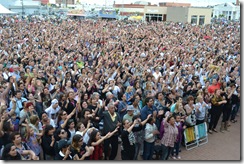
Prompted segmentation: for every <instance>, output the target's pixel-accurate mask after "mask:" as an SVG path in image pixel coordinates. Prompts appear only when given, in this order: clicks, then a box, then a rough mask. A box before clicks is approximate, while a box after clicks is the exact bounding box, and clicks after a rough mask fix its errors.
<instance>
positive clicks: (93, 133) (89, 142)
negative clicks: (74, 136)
mask: <svg viewBox="0 0 244 164" xmlns="http://www.w3.org/2000/svg"><path fill="white" fill-rule="evenodd" d="M98 132H99V131H98V130H96V129H94V130H93V131H92V132H91V134H90V139H89V141H88V143H87V145H88V146H92V145H91V143H92V142H96V135H97V133H98Z"/></svg>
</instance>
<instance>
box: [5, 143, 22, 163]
mask: <svg viewBox="0 0 244 164" xmlns="http://www.w3.org/2000/svg"><path fill="white" fill-rule="evenodd" d="M12 146H14V144H13V143H9V144H7V145H5V146H4V149H3V154H2V159H1V160H21V156H20V154H19V153H18V151H17V155H16V156H14V157H13V156H11V155H10V154H9V152H10V150H11V147H12Z"/></svg>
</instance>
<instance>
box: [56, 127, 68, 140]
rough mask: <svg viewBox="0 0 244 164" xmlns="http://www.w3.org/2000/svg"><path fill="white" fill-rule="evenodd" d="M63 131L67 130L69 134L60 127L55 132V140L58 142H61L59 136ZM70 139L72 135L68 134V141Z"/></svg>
mask: <svg viewBox="0 0 244 164" xmlns="http://www.w3.org/2000/svg"><path fill="white" fill-rule="evenodd" d="M61 130H65V131H66V132H67V130H66V129H64V128H61V127H59V128H58V129H56V130H55V133H54V138H55V140H56V141H59V140H60V139H61V138H60V137H59V134H60V132H61ZM69 138H70V133H68V132H67V138H66V139H67V140H68V139H69Z"/></svg>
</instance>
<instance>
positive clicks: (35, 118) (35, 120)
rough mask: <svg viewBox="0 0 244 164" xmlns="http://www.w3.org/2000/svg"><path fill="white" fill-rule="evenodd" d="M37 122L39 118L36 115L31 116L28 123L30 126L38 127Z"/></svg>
mask: <svg viewBox="0 0 244 164" xmlns="http://www.w3.org/2000/svg"><path fill="white" fill-rule="evenodd" d="M39 121H40V120H39V117H38V116H37V115H31V116H30V123H31V124H32V125H38V123H39Z"/></svg>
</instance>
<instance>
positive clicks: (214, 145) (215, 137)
mask: <svg viewBox="0 0 244 164" xmlns="http://www.w3.org/2000/svg"><path fill="white" fill-rule="evenodd" d="M239 115H240V114H239ZM236 119H237V120H238V121H237V122H236V123H231V126H230V127H229V130H230V132H225V133H220V132H218V133H215V132H213V134H208V136H209V137H208V143H207V144H205V145H202V146H200V147H197V148H194V149H191V150H186V149H185V148H184V147H181V150H182V151H181V153H180V156H181V160H241V126H240V125H241V123H240V116H237V117H236ZM219 126H220V122H219V123H218V127H217V130H219ZM119 147H120V146H119ZM116 160H121V157H120V149H119V150H118V155H117V158H116ZM139 160H142V159H141V158H140V157H139ZM170 160H173V159H170Z"/></svg>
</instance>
